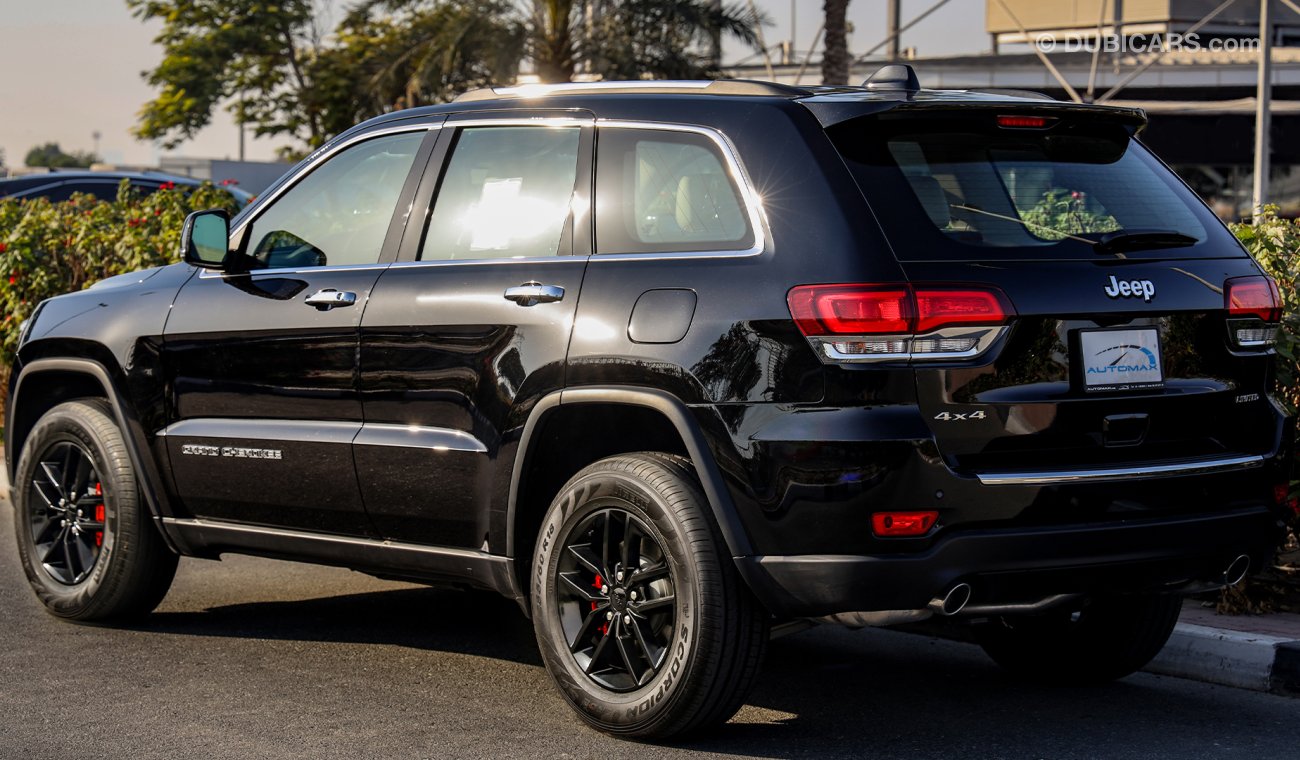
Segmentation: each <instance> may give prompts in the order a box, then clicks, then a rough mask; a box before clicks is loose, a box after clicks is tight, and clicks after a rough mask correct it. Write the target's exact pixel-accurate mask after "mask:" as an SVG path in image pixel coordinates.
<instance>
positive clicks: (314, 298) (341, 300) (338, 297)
mask: <svg viewBox="0 0 1300 760" xmlns="http://www.w3.org/2000/svg"><path fill="white" fill-rule="evenodd" d="M356 302H357V294H356V293H353V292H351V291H348V290H335V289H334V288H325V289H324V290H318V291H316V292H315V293H312V294H311V295H309V296H307V298H306V300H305V303H306V304H307V305H308V306H315V307H316V308H317V309H319V310H320V311H329V310H330V309H333V308H334V307H336V306H351V305H352V304H354V303H356Z"/></svg>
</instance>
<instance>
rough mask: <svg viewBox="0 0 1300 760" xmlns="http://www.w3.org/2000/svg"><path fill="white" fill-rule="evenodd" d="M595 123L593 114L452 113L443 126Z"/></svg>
mask: <svg viewBox="0 0 1300 760" xmlns="http://www.w3.org/2000/svg"><path fill="white" fill-rule="evenodd" d="M595 123H596V119H595V117H593V116H533V117H529V116H505V117H502V118H500V119H493V118H491V117H479V118H473V119H457V118H456V115H455V114H452V115H451V116H450V117H448V119H447V121H445V122H443V126H444V127H446V128H447V129H460V128H461V127H549V128H551V129H564V128H566V127H567V128H573V127H590V126H593V125H595ZM439 168H441V167H439Z"/></svg>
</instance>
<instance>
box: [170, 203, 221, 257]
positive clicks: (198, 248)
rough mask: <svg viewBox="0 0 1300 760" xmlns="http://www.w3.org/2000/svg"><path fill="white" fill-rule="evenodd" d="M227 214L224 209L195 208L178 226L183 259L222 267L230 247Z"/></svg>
mask: <svg viewBox="0 0 1300 760" xmlns="http://www.w3.org/2000/svg"><path fill="white" fill-rule="evenodd" d="M229 241H230V214H229V213H227V212H226V211H225V210H224V209H209V210H208V211H195V212H194V213H192V214H190V215H189V216H187V217H185V226H184V227H183V228H181V255H182V257H183V258H184V259H185V263H187V264H193V265H194V266H196V267H203V268H204V269H224V268H225V267H226V257H227V255H228V254H229V250H230V242H229Z"/></svg>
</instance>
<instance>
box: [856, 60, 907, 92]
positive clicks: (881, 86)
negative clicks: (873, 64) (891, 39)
mask: <svg viewBox="0 0 1300 760" xmlns="http://www.w3.org/2000/svg"><path fill="white" fill-rule="evenodd" d="M862 86H863V87H866V88H867V89H868V90H894V91H901V92H918V91H919V90H920V89H921V81H920V80H919V79H917V78H916V72H915V71H913V70H912V67H911V66H909V65H907V64H906V63H891V64H889V65H888V66H881V67H880V69H879V70H877V71H876V73H874V74H872V75H871V76H870V77H868V78H867V81H865V82H863V83H862Z"/></svg>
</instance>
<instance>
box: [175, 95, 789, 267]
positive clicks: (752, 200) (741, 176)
mask: <svg viewBox="0 0 1300 760" xmlns="http://www.w3.org/2000/svg"><path fill="white" fill-rule="evenodd" d="M589 126H595V127H596V128H597V129H600V128H609V129H643V130H650V131H665V132H688V133H692V134H698V135H703V136H704V137H707V138H708V139H710V140H712V141H713V143H714V144H715V145H716V146H718V149H719V151H721V153H722V156H723V159H724V163H725V164H726V168H727V175H728V177H729V178H730V179H731V181H732V182H733V183H734V184H735V186H736V188H737V189H738V190H739V191H740V195H741V199H742V201H743V202H744V205H745V211H746V215H747V217H748V219H749V225H750V228H751V229H752V230H753V233H754V244H753V245H751V246H750V247H749V248H745V249H737V250H720V251H666V252H653V253H595V254H593V255H592V256H590V257H586V256H580V255H573V254H565V255H560V256H530V257H522V258H508V257H492V258H483V259H438V260H431V261H397V262H393V263H392V264H342V265H338V266H324V267H304V268H289V267H286V268H275V269H258V270H255V271H252V272H248V273H246V274H249V275H253V276H261V275H271V274H279V275H284V274H311V273H314V272H333V271H345V270H364V269H388V268H390V267H400V268H403V269H405V268H411V267H444V266H482V265H484V264H511V263H513V264H545V263H551V262H561V261H577V260H587V261H590V262H597V261H663V260H678V259H680V260H687V259H735V258H749V257H752V256H758V255H761V254H762V253H764V252H765V251H766V250H767V241H768V238H769V233H768V225H767V215H766V213H765V212H764V210H763V203H762V200H761V199H760V197H759V195H758V192H757V191H756V190H755V189H754V183H753V180H752V179H751V178H750V175H749V172H748V171H747V170H746V169H745V165H744V163H743V162H741V160H740V157H739V153H738V152H737V151H736V148H735V146H734V145H733V144H732V142H731V140H730V138H728V137H727V136H726V135H725V134H723V133H722V132H721V131H719V130H717V129H714V128H713V127H705V126H701V125H697V124H679V123H674V122H660V121H634V120H626V119H593V118H590V117H567V116H542V117H536V118H528V117H518V116H511V117H505V118H492V117H482V118H472V119H461V120H458V119H456V118H455V116H454V115H452V117H451V118H449V119H448V120H446V121H443V122H439V123H437V124H422V125H418V126H416V125H405V126H400V127H390V128H388V129H383V130H376V131H374V132H367V133H365V134H362V135H357V136H356V137H354V138H352V139H349V140H348V141H346V142H343V143H339V144H338V145H336V146H332V147H331V148H330V150H329V151H328V152H326V153H322V154H320V155H319V156H313V157H312V159H311V163H310V164H308V166H307V167H306V168H304V169H303V170H302V171H300V172H299V174H300V175H304V176H305V175H306V174H307V173H309V172H310V171H312V170H314V169H315V167H316V166H317V165H318V164H320V163H321V162H323V161H325V160H326V159H328V158H329V157H331V156H333V155H334V154H336V153H338V152H339V151H341V150H343V149H344V148H347V147H350V146H351V145H354V144H356V143H358V142H362V141H364V140H367V139H371V138H375V137H383V136H385V135H390V134H397V133H400V132H417V131H422V130H423V131H430V130H435V129H461V128H466V127H552V128H563V127H589ZM296 184H297V180H295V181H294V183H293V184H290V185H285V186H283V187H281V188H280V189H279V190H277V191H276V192H275V193H273V194H272V195H270V196H267V197H266V198H265V199H264V200H263V201H262V202H263V203H265V204H266V207H268V208H269V207H270V205H271V204H272V203H274V202H275V200H276V199H277V198H279V197H280V195H282V194H283V193H284V192H286V191H288V190H289V188H291V187H293V186H294V185H296ZM435 200H436V199H435ZM261 213H262V212H259V213H258V216H261ZM255 221H257V217H252V218H250V219H248V220H246V221H244V222H243V223H241V224H240V225H239V227H237V228H235V229H234V230H232V232H231V239H232V240H234V239H238V237H239V236H240V235H241V234H243V231H244V228H245V227H247V226H248V225H249V224H252V223H253V222H255ZM232 274H234V276H243V274H245V273H238V274H235V273H227V272H220V271H215V270H206V269H205V270H203V271H202V272H200V273H199V277H200V278H203V279H221V278H225V277H229V276H231V275H232Z"/></svg>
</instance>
